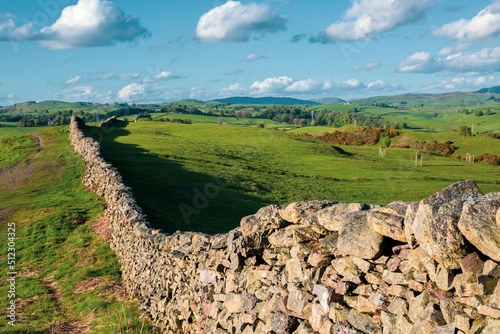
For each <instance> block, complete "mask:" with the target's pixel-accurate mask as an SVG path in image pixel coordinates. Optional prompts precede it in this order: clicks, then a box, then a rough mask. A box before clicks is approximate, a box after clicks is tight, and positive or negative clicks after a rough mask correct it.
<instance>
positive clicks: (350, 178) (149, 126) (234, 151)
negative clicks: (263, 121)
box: [102, 122, 500, 233]
mask: <svg viewBox="0 0 500 334" xmlns="http://www.w3.org/2000/svg"><path fill="white" fill-rule="evenodd" d="M452 134H453V135H454V136H455V137H457V134H456V133H452ZM411 135H413V136H415V137H418V136H420V134H419V133H415V132H413V133H412V134H411ZM443 136H445V135H443ZM418 138H420V137H418ZM427 138H428V140H429V137H427ZM440 138H441V137H440ZM437 139H439V138H437ZM395 140H398V138H395ZM467 140H470V142H471V147H481V145H484V143H485V142H487V145H488V147H489V149H491V148H492V147H496V146H495V144H496V142H494V141H495V139H492V138H489V137H488V138H482V137H476V138H470V137H467ZM457 142H459V138H457ZM459 146H460V145H459ZM462 146H463V145H462ZM102 147H103V152H104V155H105V157H106V159H107V160H109V161H110V162H111V163H113V164H114V165H115V166H116V167H118V169H119V170H120V172H121V173H122V174H123V176H124V177H125V180H126V182H127V184H128V185H129V186H131V187H132V189H133V190H134V193H135V194H136V196H137V198H138V201H139V204H140V205H141V206H142V207H143V208H144V209H145V211H146V212H147V213H148V215H149V216H150V220H151V221H152V222H153V223H154V224H156V225H157V226H158V227H161V228H163V229H165V230H167V231H169V232H172V231H175V230H177V229H180V230H195V231H204V232H210V233H215V232H226V231H228V230H229V229H231V228H233V227H235V226H237V225H238V224H239V220H240V219H241V217H243V216H245V215H248V214H252V213H254V212H255V211H256V210H257V209H259V208H260V207H262V206H264V205H268V204H272V203H282V204H284V203H289V202H293V201H299V200H305V199H308V200H312V199H317V200H323V199H333V200H340V201H344V202H368V203H376V204H387V203H389V202H391V201H394V200H408V201H415V200H421V199H423V198H424V197H426V196H428V195H430V194H432V193H434V192H436V191H438V190H440V189H442V188H443V187H445V186H447V185H450V184H452V183H453V182H456V181H458V180H463V179H469V178H473V179H475V180H476V182H477V183H478V185H479V186H480V187H481V189H482V190H483V191H484V192H491V191H498V190H500V181H499V180H500V169H499V168H498V167H492V166H486V165H482V164H467V163H465V162H463V161H460V160H457V159H455V158H453V157H450V158H448V157H442V156H437V155H426V156H425V158H424V159H425V160H424V161H425V162H424V166H423V167H415V166H414V157H415V152H416V151H415V150H413V149H389V150H388V154H387V155H388V156H387V158H385V159H382V158H379V157H378V145H374V146H359V147H347V146H346V147H341V149H342V150H338V149H335V148H334V147H333V146H332V145H331V144H328V143H323V142H318V141H315V140H311V139H306V138H303V137H299V136H297V135H294V134H293V133H286V132H283V131H275V130H272V129H257V128H256V127H244V128H242V127H237V126H231V125H225V126H219V125H215V124H202V123H200V124H195V123H193V124H173V123H160V122H137V123H128V124H127V125H126V126H125V127H120V128H117V129H115V130H114V131H112V132H111V133H110V134H108V135H105V136H104V140H103V142H102ZM460 150H463V147H461V148H460ZM496 150H497V151H498V149H496ZM459 152H460V151H459ZM488 153H495V152H491V151H490V152H488ZM498 154H500V152H498ZM200 194H202V195H200Z"/></svg>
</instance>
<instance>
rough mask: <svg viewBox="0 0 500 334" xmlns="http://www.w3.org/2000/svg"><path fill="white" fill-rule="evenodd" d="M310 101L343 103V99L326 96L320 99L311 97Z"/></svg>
mask: <svg viewBox="0 0 500 334" xmlns="http://www.w3.org/2000/svg"><path fill="white" fill-rule="evenodd" d="M311 101H314V102H318V103H321V104H337V103H345V102H346V101H345V100H342V99H339V98H338V97H326V98H321V99H311Z"/></svg>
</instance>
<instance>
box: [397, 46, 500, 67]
mask: <svg viewBox="0 0 500 334" xmlns="http://www.w3.org/2000/svg"><path fill="white" fill-rule="evenodd" d="M445 51H448V50H445ZM440 54H442V55H444V54H447V52H444V51H443V50H441V51H440ZM397 70H398V72H407V73H437V72H443V71H447V72H451V73H457V72H458V73H466V72H478V73H488V72H496V71H500V47H497V48H493V49H492V48H485V49H482V50H480V51H478V52H474V53H469V54H467V53H463V52H458V53H452V54H448V55H447V56H444V57H439V56H433V55H432V54H431V53H430V52H416V53H414V54H413V55H411V56H410V57H408V58H406V59H404V60H403V61H401V62H400V63H399V65H398V67H397Z"/></svg>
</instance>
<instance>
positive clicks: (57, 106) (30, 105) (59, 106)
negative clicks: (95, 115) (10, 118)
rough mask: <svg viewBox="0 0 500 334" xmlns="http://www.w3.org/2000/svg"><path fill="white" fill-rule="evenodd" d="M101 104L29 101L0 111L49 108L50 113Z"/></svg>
mask: <svg viewBox="0 0 500 334" xmlns="http://www.w3.org/2000/svg"><path fill="white" fill-rule="evenodd" d="M96 106H100V104H97V103H96V104H94V103H91V102H61V101H41V102H35V101H27V102H22V103H16V104H13V105H11V106H7V107H3V108H0V111H3V112H10V113H13V114H27V113H36V112H42V111H45V110H47V111H48V112H49V113H50V112H54V111H59V110H70V109H73V110H93V109H95V108H96Z"/></svg>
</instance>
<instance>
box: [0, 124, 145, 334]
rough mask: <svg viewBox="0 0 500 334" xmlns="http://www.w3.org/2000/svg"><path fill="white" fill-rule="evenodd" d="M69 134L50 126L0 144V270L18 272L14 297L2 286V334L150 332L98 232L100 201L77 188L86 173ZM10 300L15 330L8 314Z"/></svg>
mask: <svg viewBox="0 0 500 334" xmlns="http://www.w3.org/2000/svg"><path fill="white" fill-rule="evenodd" d="M68 136H69V131H68V128H67V127H52V128H48V129H44V130H38V131H37V132H35V133H30V134H25V135H18V136H13V137H8V138H0V151H1V152H2V154H1V155H0V234H1V236H2V238H1V239H0V246H1V247H2V249H4V250H5V252H4V253H3V255H2V267H1V268H2V270H3V272H4V273H7V272H8V271H10V272H17V275H16V276H15V299H11V298H10V297H9V298H7V295H8V293H9V285H8V284H2V285H1V287H0V293H2V295H3V296H5V298H2V299H1V300H0V309H1V311H0V314H1V315H2V317H3V318H4V321H2V323H1V324H0V333H69V334H76V333H103V334H104V333H139V332H141V333H151V332H152V331H151V328H150V326H149V325H148V324H147V323H144V322H143V321H140V320H139V319H138V316H137V313H138V312H137V308H136V305H135V303H134V302H131V301H127V300H126V296H125V292H124V288H123V285H122V281H121V269H120V264H119V263H118V261H117V259H116V256H115V254H114V252H113V251H112V250H111V249H110V247H109V242H108V241H107V240H105V239H103V237H102V236H101V235H99V234H98V233H96V231H98V230H99V228H98V227H99V217H100V215H101V214H102V212H103V211H104V203H103V200H102V199H101V198H99V197H98V196H96V195H95V194H93V193H91V192H89V191H88V190H87V189H85V188H84V187H83V185H82V178H83V173H84V171H85V167H84V165H83V163H82V161H81V159H80V157H79V156H77V155H76V154H75V153H74V151H73V148H72V147H71V143H70V141H69V139H68ZM8 224H10V225H8ZM13 226H14V227H13ZM8 227H10V229H9V230H8ZM14 229H15V231H14ZM13 231H14V233H15V238H12V239H14V241H12V239H11V243H10V244H9V239H10V238H7V232H9V237H12V234H11V232H13ZM100 231H101V232H102V230H100ZM103 235H105V234H103ZM13 243H14V244H15V245H14V246H13ZM8 244H9V246H8ZM8 247H13V248H15V264H14V266H13V267H11V268H10V269H8V268H7V249H8ZM9 249H10V248H9ZM9 252H12V251H11V250H9ZM9 259H11V257H9ZM11 265H12V263H11ZM6 279H7V277H6V276H4V277H3V280H4V283H5V280H6ZM14 300H15V309H16V323H15V325H16V326H15V327H14V328H13V327H12V326H11V325H9V324H8V322H7V317H6V316H7V312H8V307H9V306H10V304H9V303H11V302H12V301H14Z"/></svg>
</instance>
